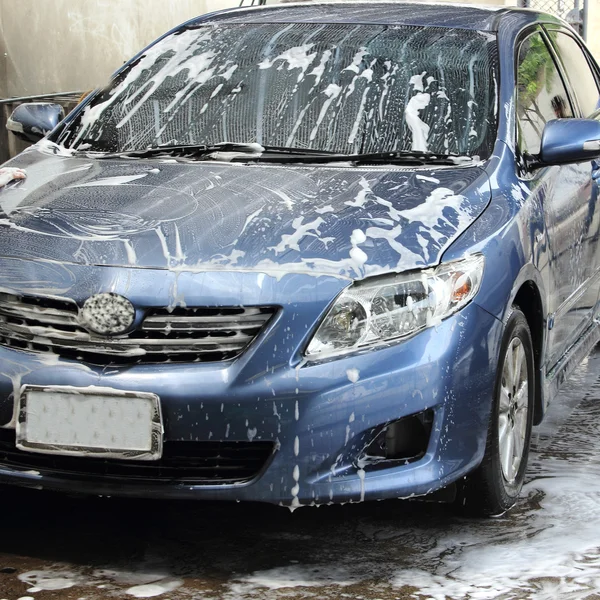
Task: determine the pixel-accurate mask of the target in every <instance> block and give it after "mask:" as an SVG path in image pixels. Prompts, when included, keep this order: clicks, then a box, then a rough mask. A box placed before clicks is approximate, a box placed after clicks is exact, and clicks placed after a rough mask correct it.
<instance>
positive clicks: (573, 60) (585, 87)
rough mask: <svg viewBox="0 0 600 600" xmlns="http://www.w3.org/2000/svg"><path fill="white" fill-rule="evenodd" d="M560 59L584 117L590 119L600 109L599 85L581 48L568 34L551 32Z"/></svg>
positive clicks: (549, 33)
mask: <svg viewBox="0 0 600 600" xmlns="http://www.w3.org/2000/svg"><path fill="white" fill-rule="evenodd" d="M548 35H549V36H550V39H552V41H553V42H554V44H555V46H556V48H557V50H558V54H559V56H560V59H561V61H562V63H563V65H564V67H565V72H566V74H567V79H568V80H569V83H570V84H571V88H572V89H573V90H574V91H575V95H576V96H577V101H578V103H579V106H580V108H581V112H582V113H583V116H584V117H589V116H590V115H591V114H592V113H593V112H594V111H596V110H597V109H598V108H600V105H599V101H600V94H599V93H598V83H597V81H596V78H595V77H594V73H593V72H592V70H591V68H590V64H589V63H588V60H587V58H586V56H585V54H584V53H583V50H582V48H581V46H580V45H579V44H578V43H577V42H576V41H575V39H574V38H572V37H571V36H570V35H568V34H566V33H562V32H559V31H549V32H548Z"/></svg>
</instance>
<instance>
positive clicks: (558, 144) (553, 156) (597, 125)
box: [536, 119, 600, 167]
mask: <svg viewBox="0 0 600 600" xmlns="http://www.w3.org/2000/svg"><path fill="white" fill-rule="evenodd" d="M594 158H600V122H599V121H595V120H594V119H555V120H552V121H548V122H547V123H546V126H545V127H544V131H543V133H542V145H541V148H540V154H539V156H538V162H537V165H536V166H539V167H545V166H550V165H566V164H569V163H578V162H585V161H588V160H593V159H594Z"/></svg>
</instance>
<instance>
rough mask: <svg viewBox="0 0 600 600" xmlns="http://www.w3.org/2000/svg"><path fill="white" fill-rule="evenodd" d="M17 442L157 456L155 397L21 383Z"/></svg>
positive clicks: (35, 448) (61, 450)
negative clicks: (22, 384) (24, 384)
mask: <svg viewBox="0 0 600 600" xmlns="http://www.w3.org/2000/svg"><path fill="white" fill-rule="evenodd" d="M18 415H19V418H18V419H17V448H20V449H21V450H25V451H28V452H41V453H44V454H63V455H71V456H90V457H98V458H100V457H102V458H119V459H123V460H158V459H159V458H160V457H161V455H162V440H163V435H162V434H163V428H162V419H161V412H160V400H159V398H158V396H156V395H155V394H150V393H146V392H123V391H120V390H113V389H107V388H94V387H89V388H70V387H60V386H25V387H24V388H23V389H22V391H21V397H20V399H19V411H18Z"/></svg>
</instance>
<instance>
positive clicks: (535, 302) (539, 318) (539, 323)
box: [509, 279, 546, 425]
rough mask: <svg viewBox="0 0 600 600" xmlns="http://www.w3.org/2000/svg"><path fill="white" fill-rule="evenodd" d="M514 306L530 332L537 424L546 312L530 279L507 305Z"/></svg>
mask: <svg viewBox="0 0 600 600" xmlns="http://www.w3.org/2000/svg"><path fill="white" fill-rule="evenodd" d="M512 306H516V307H517V308H518V309H519V310H520V311H521V312H522V313H523V314H524V315H525V319H526V320H527V325H528V326H529V331H530V332H531V340H532V342H533V355H534V360H535V374H536V375H535V407H534V414H533V424H534V425H539V424H540V423H541V422H542V419H543V418H544V413H545V408H546V402H545V397H544V362H545V361H544V348H545V341H546V339H545V338H546V313H545V311H544V302H543V297H542V294H541V292H540V288H539V287H538V285H537V284H536V282H535V281H534V280H532V279H528V280H526V281H523V282H522V283H521V284H520V286H519V287H518V288H517V289H516V293H514V295H513V297H512V301H511V302H510V304H509V307H512Z"/></svg>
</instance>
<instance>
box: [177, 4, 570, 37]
mask: <svg viewBox="0 0 600 600" xmlns="http://www.w3.org/2000/svg"><path fill="white" fill-rule="evenodd" d="M507 17H509V19H508V21H509V22H510V24H511V28H512V27H514V28H518V29H521V28H522V27H524V26H525V25H527V24H529V23H534V22H537V21H540V20H543V21H546V22H548V21H550V22H557V23H561V21H560V19H557V18H555V17H552V16H550V15H546V14H544V13H540V12H538V11H534V10H529V9H518V8H507V7H505V6H479V5H471V4H455V3H441V2H440V3H436V2H401V1H377V0H375V1H368V2H366V1H365V2H357V1H352V0H350V1H347V0H343V1H341V2H340V1H334V2H329V1H318V2H302V3H295V4H288V3H282V4H272V5H267V6H260V7H247V8H237V9H231V10H226V11H221V12H217V13H213V14H211V15H208V16H205V17H199V18H198V19H197V20H195V21H192V22H188V23H187V25H188V26H192V25H194V22H197V23H198V25H200V24H201V23H206V22H215V21H218V22H227V23H340V24H344V23H345V24H350V23H351V24H363V25H416V26H429V27H453V28H458V29H472V30H478V31H497V30H498V27H499V25H500V21H501V20H502V21H503V22H506V21H507ZM541 17H542V18H541Z"/></svg>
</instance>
